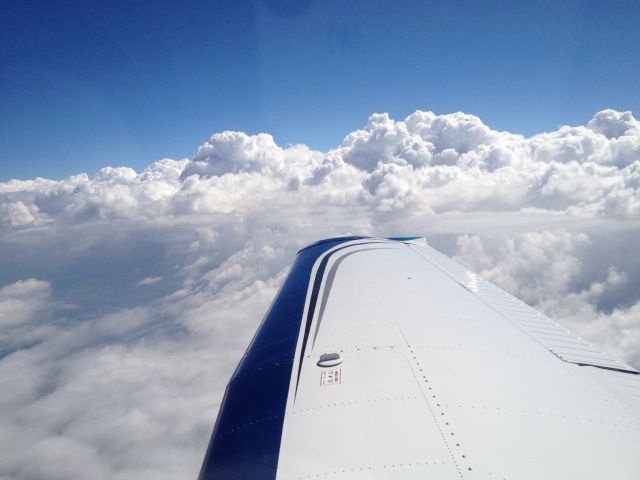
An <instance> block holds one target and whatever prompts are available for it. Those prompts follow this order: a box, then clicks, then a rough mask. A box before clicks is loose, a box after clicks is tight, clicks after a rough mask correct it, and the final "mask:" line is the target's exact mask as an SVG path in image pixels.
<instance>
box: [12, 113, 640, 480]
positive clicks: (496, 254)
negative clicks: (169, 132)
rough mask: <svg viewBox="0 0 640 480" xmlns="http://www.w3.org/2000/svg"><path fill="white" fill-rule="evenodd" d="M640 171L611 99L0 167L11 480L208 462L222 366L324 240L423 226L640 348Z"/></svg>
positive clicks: (167, 470) (551, 310)
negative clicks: (543, 117)
mask: <svg viewBox="0 0 640 480" xmlns="http://www.w3.org/2000/svg"><path fill="white" fill-rule="evenodd" d="M639 188H640V123H639V122H638V121H637V120H636V119H635V118H634V117H633V115H632V114H631V113H630V112H616V111H613V110H604V111H602V112H598V113H597V114H596V115H595V116H594V118H593V119H592V120H591V121H589V122H588V124H587V125H586V126H564V127H561V128H559V129H558V130H556V131H553V132H546V133H541V134H539V135H535V136H533V137H529V138H525V137H523V136H520V135H515V134H511V133H509V132H498V131H495V130H492V129H491V128H490V127H489V126H487V125H485V124H483V122H482V121H481V120H480V119H479V118H478V117H476V116H473V115H468V114H465V113H454V114H449V115H436V114H434V113H432V112H422V111H417V112H415V113H413V114H411V115H410V116H408V117H407V118H406V119H404V120H401V121H397V120H393V119H391V118H390V117H389V115H387V114H375V115H372V116H371V117H370V118H369V120H368V122H367V123H366V125H365V126H364V127H363V128H362V129H360V130H357V131H354V132H351V133H349V134H348V135H346V137H345V138H344V140H343V142H342V143H341V144H340V145H339V146H337V147H336V148H334V149H332V150H330V151H328V152H319V151H314V150H312V149H310V148H308V147H307V146H305V145H291V146H287V147H282V146H279V145H277V144H276V142H275V141H274V139H273V137H271V136H270V135H268V134H259V135H247V134H245V133H243V132H222V133H216V134H214V135H212V136H211V138H210V139H209V140H207V141H206V142H205V143H204V144H203V145H202V146H200V147H199V148H198V150H197V153H196V155H195V157H194V158H193V159H191V160H186V159H185V160H172V159H164V160H161V161H158V162H156V163H153V164H152V165H149V166H148V167H147V168H146V169H145V170H144V171H142V172H136V171H134V170H132V169H131V168H128V167H122V166H121V167H107V168H103V169H101V170H100V171H99V172H98V173H97V174H96V175H94V176H93V177H89V176H88V175H86V174H79V175H76V176H72V177H70V178H68V179H65V180H60V181H54V180H48V179H42V178H36V179H33V180H26V181H18V180H12V181H9V182H5V183H0V249H1V251H2V252H3V255H2V256H0V377H1V378H3V388H2V389H0V409H1V410H2V412H3V415H2V416H0V451H2V452H3V455H2V456H0V478H11V479H44V478H47V479H50V478H57V477H59V478H65V479H74V478H96V479H101V478H105V479H106V478H109V479H118V478H122V479H124V478H127V479H132V478H167V479H172V478H195V476H196V475H197V471H198V469H199V466H200V463H201V461H202V456H203V454H204V450H205V448H206V444H207V440H208V437H209V434H210V431H211V428H212V422H213V419H214V418H215V413H216V409H217V407H218V405H219V402H220V400H221V396H222V393H223V391H224V387H225V385H226V381H227V378H228V376H229V375H230V373H231V372H232V370H233V368H234V367H235V365H236V364H237V362H238V360H239V358H240V356H241V354H242V352H243V350H244V348H245V347H246V345H247V343H248V342H249V340H250V338H251V336H252V335H253V333H254V331H255V328H256V326H257V324H258V322H259V321H260V319H261V316H262V314H263V313H264V312H265V310H266V308H267V306H268V304H269V302H270V301H271V299H272V298H273V295H274V294H275V292H276V290H277V288H278V286H279V284H280V283H281V282H282V280H283V278H284V277H285V275H286V272H287V268H288V266H289V265H290V263H291V261H292V260H293V258H294V255H295V252H296V250H297V249H298V248H300V247H301V246H302V245H304V244H305V243H308V242H311V241H313V240H317V239H318V238H321V237H327V236H335V235H341V234H354V233H357V234H365V235H367V234H368V235H380V236H394V235H412V234H423V235H426V236H427V237H428V239H429V241H430V242H431V243H432V244H433V245H434V246H435V247H436V248H439V249H440V250H442V251H444V252H445V253H447V254H449V255H452V256H454V257H456V258H457V259H458V260H459V261H460V262H462V263H464V264H466V265H468V266H469V267H470V268H472V269H473V270H475V271H477V272H478V273H480V274H481V275H483V276H484V277H486V278H487V279H489V280H490V281H492V282H495V283H496V284H498V285H500V286H501V287H503V288H505V289H506V290H508V291H510V292H512V293H513V294H515V295H516V296H518V297H520V298H522V299H523V300H525V301H527V302H528V303H530V304H531V305H534V306H536V307H537V308H539V309H541V310H543V311H544V312H545V313H547V314H548V315H550V316H552V317H553V318H556V319H558V320H560V321H563V322H565V323H566V324H567V325H568V326H569V327H571V328H572V329H574V330H575V331H577V332H578V333H579V334H581V335H583V336H585V337H587V338H590V339H592V340H593V341H595V342H598V343H601V344H602V346H603V347H605V348H606V349H607V350H609V351H610V352H611V353H614V354H617V355H619V356H621V357H624V358H625V359H626V360H627V361H628V362H630V363H631V364H634V365H636V366H640V293H639V292H638V291H637V288H635V286H636V285H638V284H639V283H640V256H638V255H635V254H634V249H635V247H636V244H637V239H638V238H640V235H639V234H640V194H639ZM52 462H55V463H56V464H57V465H60V468H58V469H55V470H52V469H51V468H50V465H51V463H52Z"/></svg>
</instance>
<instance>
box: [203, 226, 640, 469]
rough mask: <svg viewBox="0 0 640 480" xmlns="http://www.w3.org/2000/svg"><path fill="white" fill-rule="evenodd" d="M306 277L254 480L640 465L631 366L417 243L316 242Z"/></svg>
mask: <svg viewBox="0 0 640 480" xmlns="http://www.w3.org/2000/svg"><path fill="white" fill-rule="evenodd" d="M307 283H308V285H306V288H305V289H304V291H305V300H304V308H303V311H302V316H301V318H300V319H299V327H298V328H297V336H296V342H295V352H294V354H293V356H292V361H291V363H290V367H289V368H290V370H289V378H288V388H287V391H286V402H285V401H284V400H283V408H284V412H283V415H282V418H281V419H280V424H281V430H280V433H279V445H278V453H277V460H276V465H275V467H274V468H272V469H271V470H270V471H267V470H264V471H263V473H264V476H259V475H258V477H256V476H255V475H254V477H253V478H265V479H266V478H277V479H279V480H293V479H315V478H330V479H427V478H436V479H445V480H446V479H507V480H512V479H517V480H525V479H527V480H528V479H531V480H533V479H535V480H539V479H563V480H566V479H580V480H585V479H594V480H595V479H598V480H602V479H628V480H632V479H638V478H640V375H638V372H637V371H636V370H635V369H634V368H632V367H630V366H629V365H626V364H624V363H622V362H619V361H618V360H616V359H614V358H612V357H610V356H609V355H607V354H606V353H603V352H602V351H601V350H600V349H598V348H597V347H596V346H594V345H592V344H591V343H590V342H588V341H586V340H584V339H581V338H580V337H578V336H577V335H575V334H574V333H572V332H570V331H569V330H567V329H566V328H564V327H563V326H561V325H560V324H558V323H557V322H555V321H553V320H551V319H549V318H547V317H545V316H544V315H541V314H540V313H538V312H536V311H535V310H533V309H531V308H530V307H529V306H527V305H526V304H524V303H522V302H521V301H519V300H517V299H515V298H514V297H512V296H511V295H509V294H507V293H505V292H504V291H502V290H500V289H499V288H497V287H495V286H494V285H492V284H490V283H488V282H486V281H484V280H482V279H481V278H479V277H477V276H476V275H475V274H473V273H472V272H469V271H468V270H467V269H465V268H464V267H462V266H460V265H459V264H457V263H455V262H454V261H452V260H451V259H449V258H447V257H445V256H444V255H442V254H440V253H439V252H437V251H436V250H434V249H432V248H430V247H429V246H428V245H427V244H426V242H425V241H424V240H411V241H408V240H404V241H396V240H388V239H372V238H360V239H355V240H349V239H345V240H344V241H342V242H339V243H335V244H330V248H328V247H325V250H324V251H322V252H319V253H318V254H317V255H316V258H315V259H314V261H313V266H312V267H311V270H310V274H309V275H308V282H307ZM326 354H337V355H329V356H328V357H323V359H325V361H324V362H322V363H323V365H329V366H319V365H318V362H319V361H320V360H321V357H322V356H323V355H326ZM255 400H256V401H259V399H255ZM223 414H224V412H221V415H223ZM219 422H220V419H219ZM213 442H214V441H212V443H213ZM205 470H206V469H205ZM205 470H203V471H205ZM213 470H214V471H215V468H214V469H213ZM220 471H222V470H220ZM206 478H232V477H224V476H218V477H216V476H215V475H212V476H210V477H206ZM236 478H244V477H236ZM247 478H248V477H247Z"/></svg>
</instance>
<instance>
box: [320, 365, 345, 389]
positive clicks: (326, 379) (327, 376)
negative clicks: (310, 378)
mask: <svg viewBox="0 0 640 480" xmlns="http://www.w3.org/2000/svg"><path fill="white" fill-rule="evenodd" d="M339 383H342V369H341V368H338V369H335V370H322V372H320V386H321V387H324V386H325V385H337V384H339Z"/></svg>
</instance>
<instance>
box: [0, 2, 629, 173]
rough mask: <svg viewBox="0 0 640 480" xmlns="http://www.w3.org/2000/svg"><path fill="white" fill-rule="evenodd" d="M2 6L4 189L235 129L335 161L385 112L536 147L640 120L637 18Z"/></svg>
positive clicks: (371, 8) (611, 8) (437, 6)
mask: <svg viewBox="0 0 640 480" xmlns="http://www.w3.org/2000/svg"><path fill="white" fill-rule="evenodd" d="M0 5H1V8H2V14H1V15H0V69H1V70H0V73H1V75H0V180H7V179H10V178H31V177H35V176H44V177H50V178H63V177H66V176H68V175H71V174H74V173H79V172H87V173H89V174H90V175H92V174H93V173H95V171H96V170H97V169H99V168H100V167H102V166H106V165H127V166H131V167H133V168H135V169H137V170H140V169H142V168H144V167H145V166H146V165H148V164H149V163H151V162H153V161H155V160H158V159H160V158H163V157H172V158H183V157H191V156H193V154H194V153H195V149H196V148H197V146H198V145H199V144H201V143H202V142H203V141H205V140H206V139H207V138H208V136H209V135H210V134H211V133H213V132H216V131H221V130H228V129H232V130H242V131H245V132H248V133H257V132H261V131H264V132H268V133H271V134H272V135H274V137H275V139H276V141H277V142H278V143H279V144H281V145H287V144H290V143H305V144H308V145H310V146H311V147H314V148H318V149H323V150H324V149H328V148H331V147H334V146H336V145H338V144H339V143H340V141H341V140H342V138H343V137H344V136H345V135H346V134H347V133H348V132H350V131H352V130H354V129H356V128H358V127H360V126H362V125H363V124H364V123H365V122H366V119H367V117H368V116H369V115H370V114H371V113H374V112H382V111H385V112H389V113H390V114H391V115H392V116H393V117H395V118H398V119H400V118H404V116H406V115H407V114H409V113H411V112H413V111H414V110H416V109H422V110H433V111H435V112H436V113H448V112H453V111H458V110H462V111H465V112H467V113H473V114H476V115H478V116H480V117H481V118H482V119H483V121H484V122H485V123H487V124H488V125H490V126H491V127H492V128H495V129H505V130H510V131H512V132H517V133H523V134H533V133H537V132H540V131H545V130H553V129H555V128H557V126H558V125H561V124H584V123H586V122H587V121H588V120H589V119H590V118H591V116H592V115H593V114H594V113H595V112H596V111H598V110H600V109H603V108H614V109H618V110H632V111H634V113H635V114H637V113H638V111H639V110H640V108H639V107H640V88H638V78H640V55H638V46H639V45H640V7H639V6H638V4H637V2H606V3H605V2H584V1H581V2H571V1H566V2H528V3H526V4H523V3H521V2H491V3H482V2H440V3H436V2H426V1H416V2H410V1H405V2H402V1H401V2H374V1H371V0H369V1H351V2H344V1H334V0H322V1H320V0H317V1H314V0H300V1H297V2H296V1H292V0H251V1H228V2H220V1H202V2H197V1H194V2H175V3H171V2H160V1H153V2H143V1H137V2H93V1H84V2H64V1H60V2H53V1H48V2H36V1H34V2H14V1H2V2H1V3H0Z"/></svg>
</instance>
